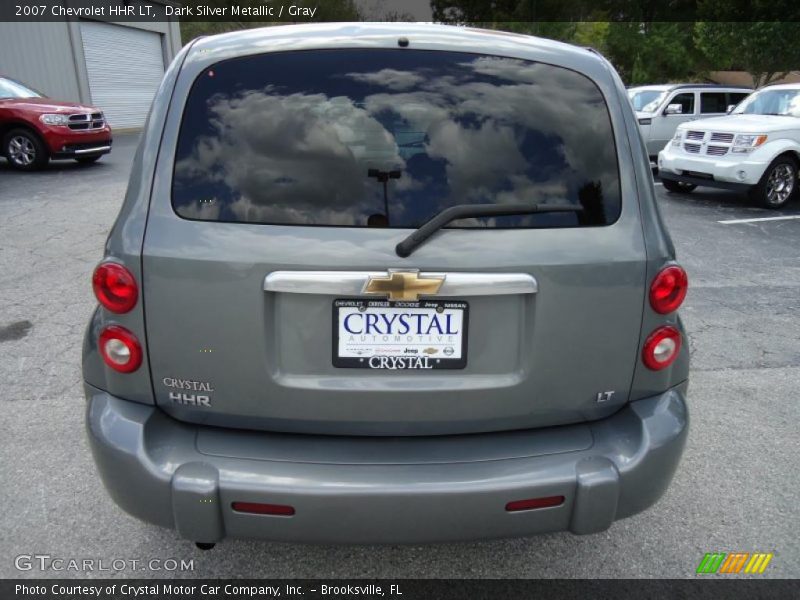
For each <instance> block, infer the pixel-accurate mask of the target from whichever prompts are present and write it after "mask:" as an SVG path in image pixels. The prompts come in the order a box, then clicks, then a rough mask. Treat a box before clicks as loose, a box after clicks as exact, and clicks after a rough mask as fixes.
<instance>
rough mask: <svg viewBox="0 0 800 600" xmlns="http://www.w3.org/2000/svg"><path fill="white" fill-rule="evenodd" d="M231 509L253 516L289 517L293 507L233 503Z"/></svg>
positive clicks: (257, 503) (256, 503)
mask: <svg viewBox="0 0 800 600" xmlns="http://www.w3.org/2000/svg"><path fill="white" fill-rule="evenodd" d="M231 508H233V510H235V511H236V512H243V513H251V514H254V515H279V516H282V517H291V516H292V515H293V514H294V507H293V506H287V505H285V504H264V503H262V502H233V503H232V504H231Z"/></svg>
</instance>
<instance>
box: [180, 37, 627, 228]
mask: <svg viewBox="0 0 800 600" xmlns="http://www.w3.org/2000/svg"><path fill="white" fill-rule="evenodd" d="M172 198H173V206H174V208H175V210H176V212H177V213H178V214H179V215H181V216H183V217H186V218H191V219H203V220H217V221H233V222H245V223H272V224H297V225H341V226H355V227H366V226H373V227H386V226H389V227H418V226H419V225H421V224H422V223H424V222H425V221H426V220H428V219H429V218H431V217H432V216H434V215H435V214H436V213H438V212H440V211H441V210H443V209H445V208H447V207H449V206H453V205H456V204H468V203H472V204H484V203H510V202H531V203H547V202H551V203H563V202H570V203H573V204H575V205H577V206H582V207H583V209H584V210H582V211H580V213H579V214H575V213H551V214H538V215H522V216H511V217H495V218H477V219H463V220H461V221H458V222H454V223H453V226H459V227H545V226H562V227H568V226H580V225H604V224H608V223H611V222H613V221H615V220H616V219H617V217H618V215H619V212H620V191H619V175H618V168H617V157H616V149H615V145H614V139H613V134H612V130H611V123H610V118H609V114H608V109H607V107H606V105H605V102H604V100H603V97H602V95H601V93H600V91H599V90H598V89H597V87H596V86H595V85H594V84H593V83H592V82H591V81H590V80H589V79H588V78H586V77H584V76H582V75H580V74H578V73H575V72H573V71H569V70H566V69H562V68H558V67H553V66H549V65H544V64H540V63H533V62H526V61H523V60H515V59H510V58H499V57H494V56H483V55H476V54H467V53H452V52H431V51H421V50H369V51H364V50H328V51H313V52H311V51H305V52H284V53H272V54H264V55H257V56H251V57H244V58H237V59H233V60H229V61H225V62H222V63H219V64H217V65H215V66H213V67H212V68H211V69H209V70H207V71H205V72H204V73H203V74H201V75H200V77H199V78H198V79H197V81H196V82H195V83H194V86H193V88H192V91H191V93H190V95H189V97H188V99H187V103H186V107H185V110H184V115H183V121H182V124H181V130H180V135H179V139H178V146H177V152H176V157H175V167H174V177H173V188H172Z"/></svg>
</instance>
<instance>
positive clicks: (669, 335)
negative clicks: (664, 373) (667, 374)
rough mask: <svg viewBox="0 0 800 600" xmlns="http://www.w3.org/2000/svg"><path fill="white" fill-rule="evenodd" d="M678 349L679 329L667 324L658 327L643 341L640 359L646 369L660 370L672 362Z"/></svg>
mask: <svg viewBox="0 0 800 600" xmlns="http://www.w3.org/2000/svg"><path fill="white" fill-rule="evenodd" d="M680 351H681V333H680V331H678V330H677V329H675V328H674V327H671V326H669V325H667V326H664V327H659V328H658V329H656V330H655V331H654V332H653V333H651V334H650V336H649V337H648V338H647V340H646V341H645V343H644V349H643V350H642V361H643V362H644V364H645V366H646V367H647V368H648V369H652V370H653V371H660V370H661V369H666V368H667V367H668V366H670V365H671V364H672V363H674V362H675V359H676V358H678V353H679V352H680Z"/></svg>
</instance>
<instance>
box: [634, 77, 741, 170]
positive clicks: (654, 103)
mask: <svg viewBox="0 0 800 600" xmlns="http://www.w3.org/2000/svg"><path fill="white" fill-rule="evenodd" d="M750 92H752V90H751V89H749V88H740V87H727V86H721V85H712V84H696V83H690V84H670V85H648V86H641V87H635V88H630V89H629V90H628V97H629V98H630V99H631V103H632V104H633V107H634V110H636V117H637V119H638V121H639V129H640V131H641V132H642V139H643V140H644V144H645V147H646V148H647V154H648V156H650V157H651V158H652V159H653V160H655V158H656V156H657V155H658V152H659V151H660V150H661V149H662V148H663V147H664V144H666V143H667V142H668V141H669V140H671V139H672V136H673V135H675V130H676V129H677V128H678V125H680V124H681V123H686V122H687V121H694V120H696V119H701V118H706V117H719V116H723V115H725V114H726V113H727V112H728V110H729V108H730V107H731V106H732V105H736V104H739V102H741V101H742V100H744V99H745V98H746V97H747V95H748V94H749V93H750Z"/></svg>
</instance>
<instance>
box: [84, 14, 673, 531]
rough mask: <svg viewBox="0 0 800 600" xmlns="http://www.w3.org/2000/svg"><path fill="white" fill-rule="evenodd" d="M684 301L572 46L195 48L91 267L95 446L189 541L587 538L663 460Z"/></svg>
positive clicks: (592, 77) (166, 95)
mask: <svg viewBox="0 0 800 600" xmlns="http://www.w3.org/2000/svg"><path fill="white" fill-rule="evenodd" d="M686 285H687V281H686V274H685V272H684V271H683V269H682V268H681V267H680V266H678V265H677V264H676V262H675V252H674V248H673V245H672V242H671V240H670V237H669V234H668V233H667V231H666V229H665V227H664V223H663V222H662V220H661V217H660V215H659V212H658V209H657V207H656V202H655V197H654V191H653V182H652V178H651V175H650V166H649V164H648V160H647V154H646V152H645V149H644V146H643V144H642V141H641V139H640V137H639V130H638V127H637V123H636V119H635V116H634V113H633V110H632V108H631V106H630V103H629V101H628V99H627V96H626V92H625V88H624V86H623V84H622V82H621V81H620V79H619V77H618V76H617V74H616V73H615V71H614V69H613V68H612V67H611V66H610V65H609V63H608V62H607V61H606V60H604V59H603V58H602V57H601V56H599V55H598V54H597V53H596V52H593V51H591V50H587V49H583V48H577V47H573V46H568V45H564V44H560V43H556V42H552V41H546V40H540V39H535V38H531V37H527V36H519V35H509V34H503V33H498V32H490V31H479V30H471V29H466V28H454V27H447V26H439V25H413V24H408V23H401V24H327V25H313V26H312V25H309V26H288V27H272V28H267V29H261V30H251V31H244V32H236V33H231V34H224V35H220V36H214V37H208V38H202V39H198V40H196V41H194V42H193V43H191V44H189V45H188V46H187V47H186V48H184V50H183V51H182V52H181V53H180V55H179V56H178V57H177V58H176V59H175V61H174V62H173V64H172V66H171V67H170V69H169V70H168V72H167V74H166V76H165V77H164V81H163V83H162V85H161V88H160V90H159V91H158V94H157V95H156V98H155V101H154V104H153V108H152V112H151V114H150V117H149V120H148V122H147V126H146V129H145V131H144V133H143V136H142V140H141V144H140V146H139V149H138V152H137V154H136V157H135V161H134V164H133V171H132V175H131V179H130V183H129V186H128V192H127V196H126V198H125V202H124V204H123V206H122V209H121V211H120V214H119V217H118V219H117V221H116V224H115V225H114V228H113V230H112V232H111V234H110V236H109V238H108V242H107V245H106V249H105V258H104V259H103V261H102V262H101V263H100V264H99V266H98V267H97V269H96V270H95V272H94V276H93V287H94V291H95V295H96V296H97V299H98V301H99V304H100V306H99V307H98V308H97V310H96V311H95V313H94V315H93V316H92V318H91V322H90V323H89V327H88V330H87V333H86V338H85V344H84V358H83V374H84V378H85V382H86V396H87V398H88V408H87V413H86V414H87V416H86V420H87V429H88V434H89V440H90V442H91V447H92V451H93V454H94V459H95V462H96V463H97V467H98V470H99V472H100V476H101V477H102V479H103V481H104V483H105V486H106V487H107V489H108V492H109V493H110V494H111V496H112V498H113V499H114V500H115V501H116V502H117V503H118V504H119V505H120V506H121V507H122V508H123V509H124V510H125V511H127V512H129V513H131V514H132V515H134V516H136V517H138V518H140V519H143V520H145V521H148V522H150V523H155V524H157V525H162V526H165V527H171V528H174V529H176V530H177V531H178V533H179V535H180V536H182V537H184V538H187V539H189V540H192V541H194V542H197V543H198V545H200V547H210V546H211V545H213V543H214V542H216V541H218V540H221V539H222V538H224V537H256V538H263V539H269V540H285V541H304V542H305V541H307V542H333V543H345V542H346V543H358V542H365V543H366V542H392V543H394V542H424V541H437V540H461V539H477V538H493V537H506V536H524V535H530V534H535V533H539V532H545V531H557V530H568V531H571V532H573V533H577V534H585V533H592V532H597V531H601V530H604V529H606V528H608V527H609V526H610V525H611V523H612V522H613V521H614V520H615V519H620V518H623V517H627V516H630V515H633V514H635V513H638V512H640V511H642V510H644V509H646V508H647V507H649V506H651V505H652V504H653V503H655V502H656V501H657V500H658V498H659V497H660V496H661V495H662V494H663V493H664V491H665V489H666V488H667V486H668V484H669V482H670V480H671V478H672V476H673V474H674V472H675V470H676V468H677V465H678V462H679V459H680V456H681V453H682V450H683V446H684V442H685V439H686V435H687V431H688V414H687V409H686V404H685V397H686V389H687V377H688V350H687V348H686V344H685V343H684V340H685V334H684V332H683V329H682V325H681V321H680V319H679V317H678V315H677V313H676V311H677V309H678V307H679V306H680V304H681V302H682V301H683V299H684V297H685V294H686Z"/></svg>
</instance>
